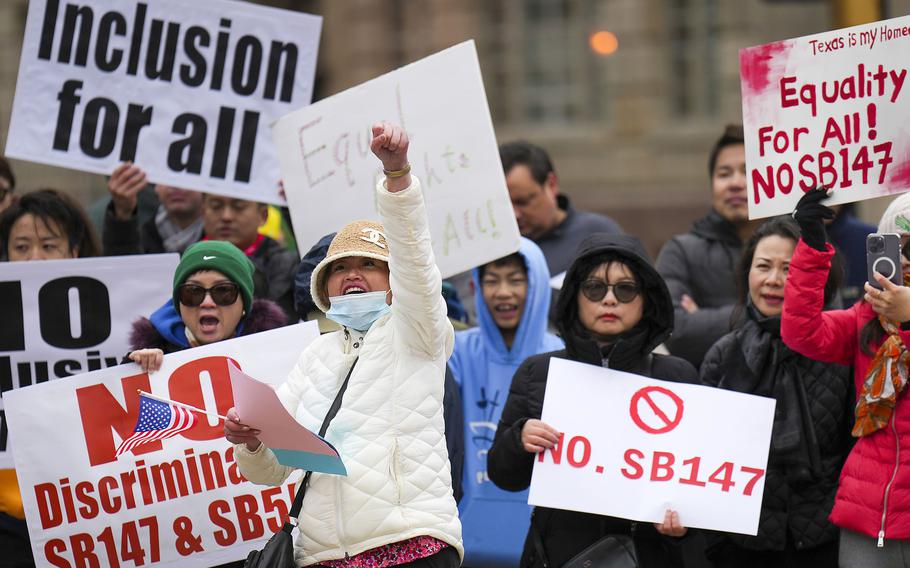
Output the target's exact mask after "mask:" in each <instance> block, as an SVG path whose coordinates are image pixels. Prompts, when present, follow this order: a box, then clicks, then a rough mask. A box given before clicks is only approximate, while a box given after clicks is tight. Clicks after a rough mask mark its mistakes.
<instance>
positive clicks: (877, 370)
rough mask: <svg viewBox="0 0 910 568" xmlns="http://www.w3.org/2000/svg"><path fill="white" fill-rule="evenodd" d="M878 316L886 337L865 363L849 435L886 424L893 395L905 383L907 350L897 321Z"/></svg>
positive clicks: (863, 433)
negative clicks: (851, 432)
mask: <svg viewBox="0 0 910 568" xmlns="http://www.w3.org/2000/svg"><path fill="white" fill-rule="evenodd" d="M878 320H879V321H880V322H881V324H882V328H884V330H885V333H887V334H888V338H887V339H886V340H885V342H884V343H882V346H881V347H879V348H878V352H877V353H876V354H875V357H874V358H873V359H872V362H871V363H869V370H868V372H867V374H866V380H865V382H863V390H862V392H861V393H860V396H859V400H857V401H856V422H855V424H854V425H853V436H854V437H856V438H859V437H862V436H868V435H869V434H872V433H873V432H876V431H878V430H880V429H882V428H884V427H885V426H886V425H887V424H888V421H889V420H891V415H892V414H893V413H894V405H895V403H896V402H897V396H898V395H899V394H900V393H901V391H902V390H904V387H905V386H906V385H907V376H908V366H910V352H908V351H907V346H906V345H904V342H903V341H901V338H900V335H898V331H899V329H900V328H899V324H898V323H896V322H893V321H891V320H889V319H887V318H885V317H884V316H878Z"/></svg>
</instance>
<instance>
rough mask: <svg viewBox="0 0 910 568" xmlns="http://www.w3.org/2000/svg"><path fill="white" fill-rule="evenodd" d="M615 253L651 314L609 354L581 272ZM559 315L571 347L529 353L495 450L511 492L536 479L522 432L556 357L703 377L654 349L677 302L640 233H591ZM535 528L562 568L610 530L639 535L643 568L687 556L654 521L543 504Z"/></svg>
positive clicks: (529, 546)
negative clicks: (589, 328) (594, 328)
mask: <svg viewBox="0 0 910 568" xmlns="http://www.w3.org/2000/svg"><path fill="white" fill-rule="evenodd" d="M607 252H614V253H616V254H618V255H620V256H621V257H622V259H623V261H624V263H626V264H627V265H628V266H629V267H630V268H631V269H632V272H633V273H634V274H635V275H636V276H637V278H638V279H639V283H640V284H641V285H642V288H643V289H642V293H643V295H644V298H645V316H643V317H642V319H641V321H640V322H639V323H638V325H636V326H635V327H634V328H633V329H631V330H629V331H628V332H626V333H625V334H623V335H622V336H621V337H620V339H618V340H617V341H616V342H615V343H614V345H613V346H612V349H611V350H609V352H608V353H606V354H605V353H604V351H603V350H602V349H601V348H600V347H599V346H598V344H597V343H596V342H595V341H594V340H593V339H592V338H591V337H590V336H589V335H588V334H587V333H586V332H585V331H584V330H583V328H582V327H581V326H580V324H579V322H578V317H577V308H576V306H577V304H576V302H577V297H578V293H579V285H580V284H581V282H582V280H583V279H584V278H585V277H586V276H587V274H581V273H580V267H579V261H580V260H582V259H586V258H588V257H591V256H597V255H601V254H603V253H607ZM557 313H558V314H559V319H558V320H557V327H558V328H559V331H560V334H561V335H562V337H563V339H564V340H565V343H566V348H565V349H564V350H560V351H554V352H551V353H545V354H542V355H535V356H533V357H529V358H528V359H527V360H525V362H524V363H522V364H521V366H520V367H519V368H518V370H517V371H516V372H515V376H514V378H513V379H512V387H511V389H510V391H509V397H508V399H507V400H506V405H505V407H504V409H503V412H502V418H501V420H500V422H499V427H498V428H497V430H496V437H495V439H494V441H493V446H492V448H491V449H490V452H489V454H488V456H487V467H488V471H489V475H490V479H491V480H492V481H493V483H495V484H496V485H498V486H499V487H501V488H503V489H506V490H509V491H521V490H524V489H525V488H527V487H528V486H529V485H530V483H531V470H532V467H533V461H534V454H531V453H528V452H527V451H525V450H524V448H523V446H522V444H521V430H522V427H524V424H525V422H527V421H528V419H531V418H533V419H538V420H539V419H540V416H541V411H542V409H543V398H544V391H545V389H546V385H547V373H548V370H549V363H550V359H551V358H553V357H560V358H564V359H571V360H573V361H579V362H582V363H588V364H591V365H598V366H600V365H604V364H606V366H607V367H609V368H611V369H616V370H620V371H627V372H631V373H637V374H640V375H645V376H651V377H653V378H657V379H664V380H668V381H675V382H686V383H696V382H698V373H697V371H696V370H695V368H694V367H693V366H692V365H691V364H689V363H688V362H686V361H685V360H683V359H680V358H678V357H671V356H665V355H651V351H652V350H653V349H654V348H655V347H657V346H658V345H659V344H660V343H661V342H663V341H664V340H665V339H666V338H667V337H668V336H669V335H670V332H671V331H672V330H673V304H672V302H671V301H670V294H669V292H668V291H667V287H666V284H664V281H663V279H661V277H660V275H659V274H658V273H657V271H656V270H655V269H654V267H653V266H652V265H651V263H650V262H649V261H648V259H647V254H646V253H645V251H644V248H643V247H642V246H641V243H640V242H639V241H638V239H636V238H635V237H632V236H628V235H608V234H604V233H599V234H594V235H591V236H590V237H588V238H587V239H585V241H583V242H582V244H581V246H580V247H579V250H578V256H577V258H576V260H575V262H574V263H573V264H572V266H571V267H570V268H569V270H568V271H567V273H566V278H565V281H564V283H563V287H562V291H561V292H560V296H559V300H558V302H557ZM605 355H606V360H605ZM535 526H536V527H537V530H539V531H540V536H541V538H542V540H543V545H544V548H545V551H546V555H547V557H548V560H549V565H550V566H554V567H555V566H561V565H562V564H564V563H565V562H566V561H567V560H569V559H571V558H572V557H573V556H575V555H576V554H578V553H579V552H581V551H582V550H584V549H585V548H587V547H588V546H590V545H591V544H593V543H594V542H596V541H597V540H598V539H600V538H601V537H602V536H605V535H607V534H627V535H632V536H633V539H634V541H635V546H636V549H637V551H638V555H639V564H640V566H641V568H651V567H655V568H656V567H661V568H665V567H668V566H679V565H680V562H681V559H680V550H679V548H678V546H676V545H677V544H678V543H677V542H676V541H677V540H678V539H670V538H666V537H663V536H662V535H660V534H659V533H658V532H657V531H656V530H655V529H654V527H653V525H651V523H637V522H634V521H629V520H626V519H618V518H615V517H607V516H602V515H593V514H589V513H579V512H575V511H566V510H560V509H550V508H546V507H537V508H535V510H534V520H533V522H532V527H531V531H534V530H535ZM521 566H522V567H525V568H527V567H540V566H543V562H542V560H541V558H540V557H539V554H538V553H537V551H536V548H535V545H534V539H533V538H532V534H530V533H529V535H528V538H527V539H526V540H525V546H524V553H523V554H522V558H521Z"/></svg>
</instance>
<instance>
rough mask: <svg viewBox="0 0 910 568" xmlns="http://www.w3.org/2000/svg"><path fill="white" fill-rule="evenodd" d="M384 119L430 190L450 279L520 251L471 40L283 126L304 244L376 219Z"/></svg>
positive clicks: (288, 179) (435, 231)
mask: <svg viewBox="0 0 910 568" xmlns="http://www.w3.org/2000/svg"><path fill="white" fill-rule="evenodd" d="M383 120H385V121H389V122H393V123H396V124H399V125H401V126H402V127H404V128H405V129H406V130H407V132H408V135H409V137H410V147H409V150H408V159H409V160H410V162H411V166H412V172H413V173H414V174H416V175H417V177H418V178H419V179H420V181H421V183H422V186H423V193H424V198H425V200H426V203H427V209H428V216H429V222H430V233H431V236H432V239H433V251H434V252H435V255H436V264H437V265H439V270H440V271H441V272H442V275H443V277H447V276H451V275H453V274H457V273H459V272H462V271H465V270H468V269H470V268H473V267H474V266H478V265H480V264H483V263H485V262H489V261H491V260H495V259H497V258H501V257H503V256H506V255H508V254H510V253H513V252H515V251H517V250H518V242H519V241H518V238H519V235H518V226H517V225H516V223H515V216H514V214H513V212H512V204H511V202H510V201H509V194H508V190H507V189H506V182H505V176H504V174H503V172H502V164H501V162H500V161H499V150H498V147H497V144H496V136H495V134H494V133H493V123H492V121H491V119H490V111H489V109H488V108H487V100H486V95H485V94H484V88H483V80H482V79H481V76H480V65H479V63H478V61H477V51H476V50H475V49H474V42H473V41H469V42H464V43H461V44H458V45H456V46H454V47H451V48H449V49H446V50H443V51H441V52H439V53H437V54H435V55H431V56H429V57H427V58H425V59H422V60H420V61H417V62H416V63H412V64H410V65H407V66H405V67H402V68H401V69H398V70H396V71H392V72H391V73H388V74H386V75H383V76H381V77H378V78H376V79H373V80H371V81H368V82H366V83H364V84H362V85H359V86H357V87H354V88H352V89H348V90H347V91H344V92H342V93H339V94H337V95H334V96H332V97H329V98H327V99H323V100H321V101H318V102H316V103H314V104H312V105H310V106H308V107H306V108H303V109H301V110H299V111H297V112H294V113H292V114H290V115H288V116H285V117H283V118H282V119H281V120H279V121H278V122H277V123H276V124H275V129H274V131H275V144H276V146H277V147H278V157H279V160H280V161H281V170H282V173H283V174H284V176H283V177H284V185H285V189H286V191H287V199H288V205H289V206H290V208H291V217H292V219H293V221H294V231H295V235H296V237H297V242H299V243H309V244H313V243H315V242H316V241H317V240H319V239H320V238H321V237H322V236H323V235H326V234H327V233H331V232H333V231H337V230H338V229H340V228H341V227H342V226H344V225H345V224H347V223H349V222H351V221H355V220H358V219H377V218H378V214H377V212H376V207H375V187H376V182H377V181H378V180H379V179H381V178H382V165H381V164H380V162H379V160H377V159H376V157H375V156H374V155H373V153H372V152H371V151H370V140H371V139H372V134H371V131H370V127H371V126H372V125H373V124H374V123H376V122H379V121H383ZM309 244H307V246H309ZM303 249H304V250H305V249H306V247H303Z"/></svg>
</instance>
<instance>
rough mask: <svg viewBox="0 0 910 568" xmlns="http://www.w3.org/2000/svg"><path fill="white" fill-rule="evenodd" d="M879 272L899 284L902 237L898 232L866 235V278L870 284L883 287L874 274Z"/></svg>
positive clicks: (902, 281) (900, 282)
mask: <svg viewBox="0 0 910 568" xmlns="http://www.w3.org/2000/svg"><path fill="white" fill-rule="evenodd" d="M875 272H878V273H879V274H881V275H882V276H884V277H885V278H887V279H888V280H890V281H892V282H894V283H895V284H897V285H898V286H902V285H903V283H904V279H903V277H902V275H901V237H900V235H898V234H897V233H872V234H871V235H868V236H867V237H866V274H867V275H866V278H867V279H868V281H869V284H870V285H872V286H874V287H875V288H878V289H881V285H880V284H879V283H878V281H877V280H876V279H875V277H874V276H873V274H874V273H875Z"/></svg>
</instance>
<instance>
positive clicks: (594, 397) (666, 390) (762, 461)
mask: <svg viewBox="0 0 910 568" xmlns="http://www.w3.org/2000/svg"><path fill="white" fill-rule="evenodd" d="M774 404H775V402H774V400H773V399H769V398H763V397H758V396H752V395H747V394H742V393H736V392H731V391H726V390H722V389H716V388H711V387H705V386H700V385H689V384H679V383H671V382H668V381H659V380H654V379H646V378H644V377H640V376H638V375H633V374H630V373H623V372H621V371H614V370H612V369H604V368H601V367H595V366H592V365H585V364H582V363H576V362H573V361H567V360H564V359H552V360H551V361H550V372H549V376H548V379H547V392H546V396H545V398H544V407H543V415H542V417H541V419H542V420H543V421H544V422H546V423H547V424H550V425H551V426H553V427H554V428H556V429H557V430H559V431H560V432H561V433H562V436H561V439H560V443H559V444H558V445H557V446H556V447H555V448H553V449H551V450H547V451H545V452H543V453H541V454H538V458H537V460H535V463H534V473H533V476H532V478H531V492H530V495H529V497H528V502H529V503H531V504H532V505H540V506H544V507H554V508H559V509H569V510H573V511H583V512H588V513H597V514H602V515H611V516H614V517H621V518H626V519H633V520H637V521H650V522H660V521H662V520H663V518H664V513H665V512H666V510H667V509H668V508H669V509H673V510H676V511H678V512H679V516H680V520H681V522H682V523H683V525H685V526H687V527H695V528H705V529H716V530H723V531H726V532H736V533H743V534H751V535H754V534H756V533H757V532H758V518H759V511H760V510H761V502H762V493H763V491H764V486H765V469H766V467H767V463H768V449H769V445H770V440H771V427H772V424H773V420H774Z"/></svg>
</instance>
